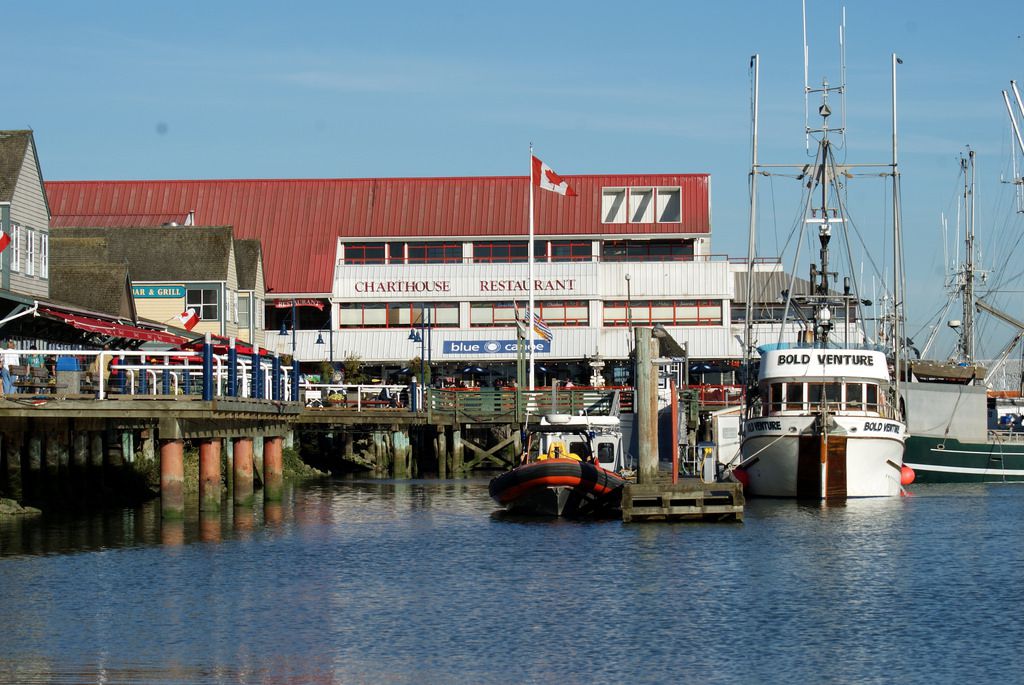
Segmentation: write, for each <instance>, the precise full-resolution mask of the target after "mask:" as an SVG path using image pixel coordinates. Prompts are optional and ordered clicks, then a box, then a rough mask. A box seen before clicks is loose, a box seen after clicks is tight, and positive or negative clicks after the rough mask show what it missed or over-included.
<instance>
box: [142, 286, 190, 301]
mask: <svg viewBox="0 0 1024 685" xmlns="http://www.w3.org/2000/svg"><path fill="white" fill-rule="evenodd" d="M132 295H134V296H135V297H153V298H156V297H174V298H181V297H185V286H183V285H133V286H132Z"/></svg>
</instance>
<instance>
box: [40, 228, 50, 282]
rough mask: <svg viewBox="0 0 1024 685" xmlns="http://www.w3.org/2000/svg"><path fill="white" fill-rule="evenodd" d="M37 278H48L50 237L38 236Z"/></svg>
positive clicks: (43, 234) (44, 234)
mask: <svg viewBox="0 0 1024 685" xmlns="http://www.w3.org/2000/svg"><path fill="white" fill-rule="evenodd" d="M39 277H40V278H49V277H50V236H49V235H47V234H46V233H40V234H39Z"/></svg>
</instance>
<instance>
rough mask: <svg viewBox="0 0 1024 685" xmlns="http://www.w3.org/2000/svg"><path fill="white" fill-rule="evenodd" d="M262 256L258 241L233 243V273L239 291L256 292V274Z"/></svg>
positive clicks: (237, 241)
mask: <svg viewBox="0 0 1024 685" xmlns="http://www.w3.org/2000/svg"><path fill="white" fill-rule="evenodd" d="M262 259H263V254H262V252H261V250H260V241H258V240H236V241H235V271H236V272H237V273H238V289H239V290H256V272H257V270H258V269H259V265H260V260H262Z"/></svg>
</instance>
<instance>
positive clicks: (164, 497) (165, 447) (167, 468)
mask: <svg viewBox="0 0 1024 685" xmlns="http://www.w3.org/2000/svg"><path fill="white" fill-rule="evenodd" d="M160 513H161V514H162V515H163V517H164V518H170V519H176V518H182V517H184V515H185V441H184V440H181V439H173V440H161V441H160Z"/></svg>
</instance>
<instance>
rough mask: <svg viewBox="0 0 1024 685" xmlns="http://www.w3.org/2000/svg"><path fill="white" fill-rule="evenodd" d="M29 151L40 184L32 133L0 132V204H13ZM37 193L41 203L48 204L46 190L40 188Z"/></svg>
mask: <svg viewBox="0 0 1024 685" xmlns="http://www.w3.org/2000/svg"><path fill="white" fill-rule="evenodd" d="M29 150H31V151H32V163H33V164H35V167H36V171H37V172H38V173H39V182H40V183H42V181H43V172H42V169H40V168H39V155H38V154H37V153H36V142H35V137H34V136H33V134H32V131H0V202H13V200H14V191H15V189H16V188H17V186H18V178H19V177H20V176H21V170H22V168H23V166H24V163H25V155H26V154H28V152H29ZM39 192H40V193H41V194H42V196H43V197H42V200H43V202H44V203H47V204H48V200H47V198H46V189H45V188H43V187H41V188H39ZM47 211H49V207H47Z"/></svg>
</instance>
